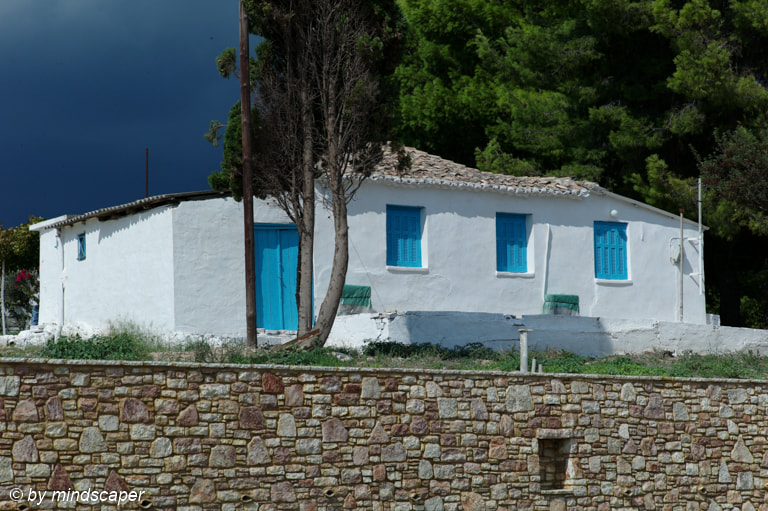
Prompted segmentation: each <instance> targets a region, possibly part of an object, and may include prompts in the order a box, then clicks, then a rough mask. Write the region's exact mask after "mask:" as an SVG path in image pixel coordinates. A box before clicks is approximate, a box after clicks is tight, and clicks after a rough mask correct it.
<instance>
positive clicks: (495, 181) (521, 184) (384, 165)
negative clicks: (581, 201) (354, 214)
mask: <svg viewBox="0 0 768 511" xmlns="http://www.w3.org/2000/svg"><path fill="white" fill-rule="evenodd" d="M404 149H405V151H406V152H407V153H408V154H409V155H410V157H411V167H410V168H409V169H406V170H404V171H403V172H402V173H398V171H397V154H396V153H394V152H393V151H392V150H391V149H390V148H389V147H386V148H385V150H384V159H383V160H382V161H381V163H380V164H379V165H378V166H377V168H376V170H374V171H373V173H372V174H371V177H370V179H372V180H374V181H391V182H394V183H399V184H403V185H413V186H419V185H428V186H430V185H431V186H438V187H459V188H470V189H474V190H495V191H499V192H507V193H516V194H544V195H550V194H551V195H568V196H576V197H586V196H588V195H589V193H590V191H592V190H595V191H597V190H598V189H599V186H598V185H597V184H595V183H592V182H589V181H575V180H573V179H571V178H568V177H520V176H509V175H505V174H493V173H491V172H482V171H480V170H477V169H473V168H471V167H467V166H465V165H461V164H459V163H456V162H453V161H450V160H446V159H443V158H440V157H439V156H435V155H433V154H429V153H425V152H424V151H419V150H418V149H415V148H413V147H405V148H404Z"/></svg>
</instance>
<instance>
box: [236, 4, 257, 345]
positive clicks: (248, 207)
mask: <svg viewBox="0 0 768 511" xmlns="http://www.w3.org/2000/svg"><path fill="white" fill-rule="evenodd" d="M248 35H249V32H248V13H247V12H246V11H245V5H243V0H240V115H241V118H242V128H243V235H244V241H245V320H246V329H247V334H246V335H247V342H248V346H257V345H258V341H257V339H256V267H255V264H256V259H255V252H256V251H255V242H254V231H253V167H252V158H253V146H252V141H251V83H250V82H251V73H250V68H249V57H250V50H249V45H248Z"/></svg>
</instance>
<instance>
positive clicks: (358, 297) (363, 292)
mask: <svg viewBox="0 0 768 511" xmlns="http://www.w3.org/2000/svg"><path fill="white" fill-rule="evenodd" d="M341 304H342V305H357V306H361V307H370V306H371V286H351V285H348V284H345V285H344V290H343V291H342V292H341Z"/></svg>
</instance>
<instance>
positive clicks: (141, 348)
mask: <svg viewBox="0 0 768 511" xmlns="http://www.w3.org/2000/svg"><path fill="white" fill-rule="evenodd" d="M156 349H158V343H157V340H156V339H154V338H153V337H152V336H150V335H149V334H147V333H146V332H143V331H141V330H140V329H138V328H136V327H134V326H131V325H121V326H117V327H115V326H113V327H110V329H109V331H108V332H107V333H106V334H103V335H95V336H93V337H89V338H87V339H84V338H83V337H81V336H80V335H75V336H74V337H71V336H62V337H60V338H59V340H58V341H57V340H50V341H48V343H47V344H46V345H45V346H44V347H43V348H42V349H41V350H40V354H39V356H41V357H44V358H66V359H73V360H147V359H148V358H149V354H150V352H151V351H153V350H156Z"/></svg>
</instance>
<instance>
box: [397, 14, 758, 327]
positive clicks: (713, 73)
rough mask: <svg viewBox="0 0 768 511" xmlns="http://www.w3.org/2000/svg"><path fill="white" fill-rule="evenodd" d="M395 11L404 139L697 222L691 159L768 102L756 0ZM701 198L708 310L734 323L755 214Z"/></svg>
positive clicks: (720, 197) (751, 120) (750, 267)
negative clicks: (403, 32)
mask: <svg viewBox="0 0 768 511" xmlns="http://www.w3.org/2000/svg"><path fill="white" fill-rule="evenodd" d="M400 3H401V5H402V6H403V10H404V12H405V15H406V18H407V20H408V22H409V24H410V30H409V33H408V42H409V45H408V52H407V57H406V58H405V59H404V61H403V63H402V64H401V65H400V67H399V68H398V70H397V73H396V76H397V78H398V81H399V83H400V105H399V111H398V115H399V117H398V121H399V122H398V130H399V133H400V136H401V140H402V141H403V142H405V143H406V144H409V145H415V146H417V147H419V148H421V149H424V150H428V151H433V152H436V153H437V154H441V155H443V156H445V157H448V158H451V159H454V160H457V161H459V162H461V163H465V164H468V165H472V166H476V167H478V168H480V169H482V170H488V171H492V172H503V173H511V174H526V175H570V176H574V177H577V178H581V179H589V180H593V181H596V182H598V183H599V184H601V185H603V186H605V187H607V188H609V189H612V190H614V191H616V192H618V193H622V194H624V195H628V196H631V197H634V198H637V199H640V200H644V201H646V202H648V203H650V204H653V205H656V206H659V207H663V208H665V209H668V210H670V211H677V210H678V209H679V208H683V209H684V210H685V213H686V215H687V216H689V217H693V218H695V212H696V209H697V208H696V192H695V188H696V187H695V181H696V178H697V177H698V176H699V173H700V166H699V159H698V156H697V154H709V153H710V151H711V148H712V147H714V146H716V145H717V144H718V139H717V137H716V133H731V132H732V131H733V130H736V129H737V127H738V126H739V125H744V126H759V125H760V124H761V122H762V121H761V119H762V118H763V116H764V113H763V112H765V111H766V107H768V89H766V79H765V77H766V76H768V21H767V20H768V3H766V2H763V1H757V0H743V1H739V0H736V1H734V0H731V1H728V2H715V1H709V0H638V1H624V2H616V1H614V0H577V1H575V2H570V1H564V0H562V1H561V0H556V1H553V2H535V1H532V0H513V1H510V2H494V1H492V0H450V1H449V0H400ZM750 129H751V130H752V131H753V132H754V129H753V128H750ZM754 133H757V132H754ZM729 181H733V180H729ZM759 192H760V190H759V188H758V187H753V189H752V190H750V191H749V192H748V193H747V195H751V194H754V193H759ZM742 200H743V198H742ZM704 202H705V207H704V216H705V223H707V224H708V225H709V226H710V228H711V229H710V231H709V234H708V237H709V239H710V241H709V242H708V244H707V259H708V261H707V264H708V265H710V268H713V269H716V271H710V272H709V279H708V284H709V291H716V292H715V293H714V294H712V295H710V300H709V302H710V303H711V304H712V305H713V310H714V311H715V312H720V313H721V315H722V316H723V322H724V323H725V324H734V325H738V324H740V322H741V319H740V317H739V316H740V312H739V310H740V307H741V306H740V303H741V302H742V301H743V300H741V299H740V296H741V295H740V291H739V289H740V287H741V286H742V283H746V282H750V283H751V282H754V281H755V279H758V280H759V279H760V278H761V277H760V276H761V275H764V272H763V266H764V262H763V261H761V260H759V259H757V258H749V259H745V258H743V257H741V256H739V255H738V250H739V249H738V247H739V246H740V245H741V244H745V245H746V246H749V244H750V243H752V244H758V243H760V242H761V240H759V239H756V238H755V236H758V235H760V236H762V235H763V234H764V231H763V230H762V228H761V225H762V222H763V221H764V220H763V218H762V212H760V210H758V209H756V208H754V206H751V207H746V206H745V205H744V204H743V203H741V204H740V203H739V202H738V201H736V197H735V196H730V198H728V197H727V196H726V195H724V194H723V193H721V192H718V191H716V190H714V189H712V188H707V190H706V192H705V201H704ZM737 258H738V261H737V260H736V259H737ZM736 268H738V270H736ZM737 272H740V273H741V274H742V275H741V277H740V276H739V275H737ZM746 274H750V275H751V274H754V278H752V277H749V278H747V277H746V276H745V275H746ZM742 277H743V278H742ZM744 286H746V284H744ZM748 287H749V289H752V290H754V289H756V287H755V286H754V285H752V284H750V285H749V286H748ZM744 289H747V288H746V287H745V288H744ZM744 292H747V291H744ZM750 292H752V291H750ZM745 303H751V304H754V301H750V300H746V301H745Z"/></svg>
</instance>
